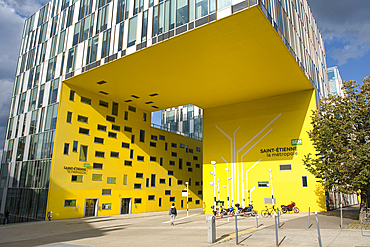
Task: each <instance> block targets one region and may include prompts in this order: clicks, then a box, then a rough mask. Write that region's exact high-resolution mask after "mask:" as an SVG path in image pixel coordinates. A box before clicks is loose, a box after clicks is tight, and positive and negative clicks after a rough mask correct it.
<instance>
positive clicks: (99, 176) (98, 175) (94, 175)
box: [92, 174, 103, 181]
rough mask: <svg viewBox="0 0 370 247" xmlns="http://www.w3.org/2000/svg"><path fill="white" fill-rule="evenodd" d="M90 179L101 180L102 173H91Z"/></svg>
mask: <svg viewBox="0 0 370 247" xmlns="http://www.w3.org/2000/svg"><path fill="white" fill-rule="evenodd" d="M92 180H93V181H102V180H103V175H102V174H93V175H92Z"/></svg>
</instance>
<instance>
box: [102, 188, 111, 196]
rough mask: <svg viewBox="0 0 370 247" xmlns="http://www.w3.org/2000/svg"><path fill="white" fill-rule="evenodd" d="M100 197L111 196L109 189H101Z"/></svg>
mask: <svg viewBox="0 0 370 247" xmlns="http://www.w3.org/2000/svg"><path fill="white" fill-rule="evenodd" d="M102 195H108V196H109V195H112V190H111V189H102Z"/></svg>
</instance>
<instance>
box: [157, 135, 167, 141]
mask: <svg viewBox="0 0 370 247" xmlns="http://www.w3.org/2000/svg"><path fill="white" fill-rule="evenodd" d="M158 137H159V140H162V141H165V140H166V137H165V136H163V135H159V136H158Z"/></svg>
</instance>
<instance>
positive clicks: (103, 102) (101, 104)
mask: <svg viewBox="0 0 370 247" xmlns="http://www.w3.org/2000/svg"><path fill="white" fill-rule="evenodd" d="M99 105H100V106H103V107H107V108H108V106H109V104H108V102H105V101H102V100H99Z"/></svg>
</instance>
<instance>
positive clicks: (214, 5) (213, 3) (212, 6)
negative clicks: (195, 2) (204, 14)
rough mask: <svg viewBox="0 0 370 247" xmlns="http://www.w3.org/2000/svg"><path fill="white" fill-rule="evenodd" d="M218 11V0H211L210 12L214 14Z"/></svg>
mask: <svg viewBox="0 0 370 247" xmlns="http://www.w3.org/2000/svg"><path fill="white" fill-rule="evenodd" d="M215 11H216V0H209V13H210V14H212V13H214V12H215Z"/></svg>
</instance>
